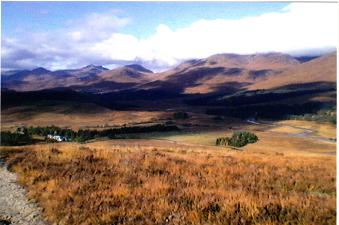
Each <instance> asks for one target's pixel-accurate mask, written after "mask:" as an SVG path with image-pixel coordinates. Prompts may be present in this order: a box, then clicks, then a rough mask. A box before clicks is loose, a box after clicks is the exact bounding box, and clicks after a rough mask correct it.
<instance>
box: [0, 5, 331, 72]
mask: <svg viewBox="0 0 339 225" xmlns="http://www.w3.org/2000/svg"><path fill="white" fill-rule="evenodd" d="M337 7H338V6H337V4H336V3H286V2H285V3H267V2H266V3H258V2H252V3H246V2H242V3H232V2H1V69H2V70H13V69H33V68H35V67H45V68H47V69H51V70H56V69H69V68H79V67H83V66H85V65H88V64H95V65H104V66H106V67H108V68H114V67H117V66H121V65H126V64H132V63H139V64H142V65H143V66H145V67H148V68H150V69H153V70H156V71H159V70H164V69H167V68H169V67H172V66H175V65H177V64H178V63H180V62H182V61H184V60H188V59H194V58H205V57H208V56H210V55H213V54H218V53H238V54H254V53H266V52H283V53H287V54H292V55H295V56H299V55H318V54H323V53H326V52H330V51H333V50H335V49H336V44H337V35H338V34H337V27H338V24H337V16H338V15H337Z"/></svg>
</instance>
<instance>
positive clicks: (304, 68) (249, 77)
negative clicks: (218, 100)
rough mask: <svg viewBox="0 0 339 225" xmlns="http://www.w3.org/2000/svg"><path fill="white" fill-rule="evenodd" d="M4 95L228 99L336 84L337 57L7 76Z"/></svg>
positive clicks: (223, 58) (236, 59) (228, 57)
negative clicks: (151, 94) (149, 94)
mask: <svg viewBox="0 0 339 225" xmlns="http://www.w3.org/2000/svg"><path fill="white" fill-rule="evenodd" d="M1 78H2V89H10V90H15V91H36V90H44V89H56V88H68V89H70V90H74V91H81V92H90V93H109V92H116V91H122V90H124V91H126V90H167V91H170V92H176V93H183V94H199V93H200V94H206V93H224V92H225V93H228V92H232V91H236V90H255V89H270V88H277V87H280V86H286V85H291V84H305V83H314V82H327V83H333V82H334V83H335V82H336V53H330V54H326V55H323V56H320V57H316V58H315V57H298V58H295V57H292V56H290V55H287V54H282V53H267V54H252V55H237V54H217V55H212V56H210V57H208V58H205V59H196V60H188V61H185V62H183V63H181V64H180V65H178V66H176V67H174V68H171V69H169V70H167V71H164V72H159V73H153V72H152V71H151V70H148V69H146V68H144V67H143V66H141V65H138V64H132V65H126V66H123V67H119V68H115V69H112V70H109V69H107V68H104V67H102V66H95V65H88V66H85V67H82V68H79V69H69V70H57V71H50V70H47V69H45V68H41V67H39V68H36V69H33V70H20V71H8V72H6V73H3V74H2V76H1Z"/></svg>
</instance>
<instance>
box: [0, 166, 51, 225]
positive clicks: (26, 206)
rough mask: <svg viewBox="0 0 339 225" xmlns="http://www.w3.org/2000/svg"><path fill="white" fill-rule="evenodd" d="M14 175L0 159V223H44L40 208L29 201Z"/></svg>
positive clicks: (2, 224)
mask: <svg viewBox="0 0 339 225" xmlns="http://www.w3.org/2000/svg"><path fill="white" fill-rule="evenodd" d="M25 193H26V192H25V190H24V188H23V187H21V186H19V185H18V184H17V183H16V175H15V174H14V173H11V172H9V171H8V170H7V168H6V167H5V166H4V165H3V164H2V163H1V159H0V225H7V224H11V225H19V224H20V225H44V224H46V223H45V222H44V221H43V220H42V218H41V209H40V208H39V207H38V206H37V205H36V204H35V203H32V202H29V201H28V199H27V197H26V195H25Z"/></svg>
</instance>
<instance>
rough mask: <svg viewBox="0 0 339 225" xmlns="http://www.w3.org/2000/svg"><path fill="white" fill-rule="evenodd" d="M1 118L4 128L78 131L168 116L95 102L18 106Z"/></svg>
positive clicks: (8, 110)
mask: <svg viewBox="0 0 339 225" xmlns="http://www.w3.org/2000/svg"><path fill="white" fill-rule="evenodd" d="M80 109H81V111H80ZM1 117H2V118H1V129H2V130H15V129H16V127H18V126H50V125H57V126H59V127H69V128H71V129H73V130H78V129H87V128H95V129H100V128H103V127H109V126H121V125H123V124H132V123H144V122H150V121H152V120H154V119H159V118H166V117H168V115H166V113H163V112H151V111H112V110H108V109H106V108H103V107H99V106H97V105H94V104H87V105H85V104H79V107H78V108H74V107H70V106H68V105H66V106H64V105H56V106H53V107H46V110H45V111H39V110H37V109H36V108H34V107H30V106H18V107H12V108H9V109H4V110H2V111H1Z"/></svg>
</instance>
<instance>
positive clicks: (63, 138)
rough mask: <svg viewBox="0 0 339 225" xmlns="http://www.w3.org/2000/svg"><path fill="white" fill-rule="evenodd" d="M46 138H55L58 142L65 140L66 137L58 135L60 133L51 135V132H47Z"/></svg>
mask: <svg viewBox="0 0 339 225" xmlns="http://www.w3.org/2000/svg"><path fill="white" fill-rule="evenodd" d="M47 138H49V139H53V140H56V141H58V142H62V141H67V138H66V137H63V136H60V135H52V134H48V135H47Z"/></svg>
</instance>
